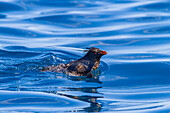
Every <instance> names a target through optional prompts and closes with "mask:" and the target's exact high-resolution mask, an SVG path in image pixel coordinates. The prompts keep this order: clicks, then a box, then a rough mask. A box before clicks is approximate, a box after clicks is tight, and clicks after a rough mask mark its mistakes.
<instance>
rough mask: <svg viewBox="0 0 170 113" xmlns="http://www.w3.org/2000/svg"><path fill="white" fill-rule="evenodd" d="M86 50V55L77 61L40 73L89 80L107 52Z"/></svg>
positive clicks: (49, 67)
mask: <svg viewBox="0 0 170 113" xmlns="http://www.w3.org/2000/svg"><path fill="white" fill-rule="evenodd" d="M87 49H88V50H86V51H87V54H86V55H85V56H83V57H82V58H80V59H78V60H75V61H72V62H69V63H67V64H60V65H58V66H48V67H46V68H44V69H42V71H52V72H61V73H66V74H69V75H70V74H72V75H76V76H86V77H87V78H91V77H93V74H92V70H95V69H97V68H98V67H99V64H100V59H101V57H102V56H103V55H106V54H107V52H106V51H103V50H100V49H99V48H96V47H91V48H87Z"/></svg>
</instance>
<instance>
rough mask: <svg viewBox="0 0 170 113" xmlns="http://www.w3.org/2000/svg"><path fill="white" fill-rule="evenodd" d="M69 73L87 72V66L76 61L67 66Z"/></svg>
mask: <svg viewBox="0 0 170 113" xmlns="http://www.w3.org/2000/svg"><path fill="white" fill-rule="evenodd" d="M67 66H68V68H67V69H68V70H69V71H76V72H77V73H85V72H87V68H88V66H87V65H85V64H84V63H83V62H81V61H79V60H77V61H73V62H70V63H68V64H67Z"/></svg>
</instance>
